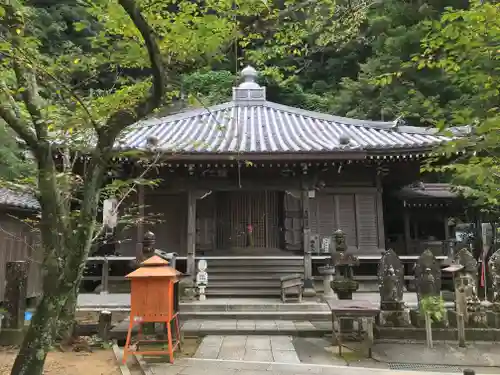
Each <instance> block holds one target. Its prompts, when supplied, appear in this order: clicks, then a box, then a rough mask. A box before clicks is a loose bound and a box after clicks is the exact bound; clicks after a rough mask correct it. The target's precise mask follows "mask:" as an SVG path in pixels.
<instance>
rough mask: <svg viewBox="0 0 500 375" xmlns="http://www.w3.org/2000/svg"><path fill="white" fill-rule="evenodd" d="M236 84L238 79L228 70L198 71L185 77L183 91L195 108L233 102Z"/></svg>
mask: <svg viewBox="0 0 500 375" xmlns="http://www.w3.org/2000/svg"><path fill="white" fill-rule="evenodd" d="M236 82H237V77H236V76H235V75H234V74H233V73H231V72H229V71H227V70H215V71H213V70H210V71H206V72H202V71H197V72H194V73H191V74H186V75H185V76H184V77H183V80H182V86H183V87H182V90H183V92H184V93H186V94H187V95H188V100H189V102H190V103H191V104H192V105H194V106H200V105H214V104H220V103H223V102H226V101H229V100H231V93H232V91H231V90H232V88H233V86H234V85H235V83H236Z"/></svg>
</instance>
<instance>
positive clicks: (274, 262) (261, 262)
mask: <svg viewBox="0 0 500 375" xmlns="http://www.w3.org/2000/svg"><path fill="white" fill-rule="evenodd" d="M207 264H208V267H210V266H231V267H233V266H247V267H248V266H256V267H262V266H275V267H284V266H299V267H303V265H304V261H303V260H302V259H293V260H292V259H252V258H245V259H237V258H235V259H209V260H207Z"/></svg>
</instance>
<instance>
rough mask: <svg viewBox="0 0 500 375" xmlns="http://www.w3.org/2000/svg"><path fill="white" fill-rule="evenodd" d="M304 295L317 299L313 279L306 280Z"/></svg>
mask: <svg viewBox="0 0 500 375" xmlns="http://www.w3.org/2000/svg"><path fill="white" fill-rule="evenodd" d="M302 297H303V298H305V299H316V290H314V283H313V281H312V280H311V279H306V280H304V291H303V292H302Z"/></svg>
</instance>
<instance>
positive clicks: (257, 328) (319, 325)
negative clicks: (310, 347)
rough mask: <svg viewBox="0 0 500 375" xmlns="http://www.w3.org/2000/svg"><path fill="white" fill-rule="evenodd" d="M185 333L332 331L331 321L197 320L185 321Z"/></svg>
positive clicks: (270, 333) (273, 333) (304, 332)
mask: <svg viewBox="0 0 500 375" xmlns="http://www.w3.org/2000/svg"><path fill="white" fill-rule="evenodd" d="M182 331H183V332H184V334H185V335H190V334H191V335H198V334H204V335H210V334H212V335H217V334H218V335H224V334H229V335H230V334H235V333H236V334H252V333H260V334H269V335H276V334H278V335H305V334H308V335H314V336H317V335H323V334H325V333H331V331H332V324H331V322H318V321H314V322H311V321H304V320H301V321H294V320H236V319H235V320H205V319H203V320H201V319H199V320H197V319H192V320H188V321H186V322H184V323H183V325H182Z"/></svg>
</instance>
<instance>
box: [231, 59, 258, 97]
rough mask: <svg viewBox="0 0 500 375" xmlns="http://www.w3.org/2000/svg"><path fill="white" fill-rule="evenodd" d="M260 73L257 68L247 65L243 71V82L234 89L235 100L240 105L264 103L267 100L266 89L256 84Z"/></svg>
mask: <svg viewBox="0 0 500 375" xmlns="http://www.w3.org/2000/svg"><path fill="white" fill-rule="evenodd" d="M258 76H259V73H258V72H257V70H255V68H253V67H252V66H250V65H247V66H246V67H245V68H244V69H243V70H242V71H241V78H243V82H241V83H240V84H239V85H238V86H237V87H235V88H233V100H234V101H237V102H239V103H243V104H245V103H248V102H252V103H255V102H258V101H260V102H264V101H265V100H266V88H265V87H261V86H259V84H258V83H257V82H256V81H257V77H258Z"/></svg>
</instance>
